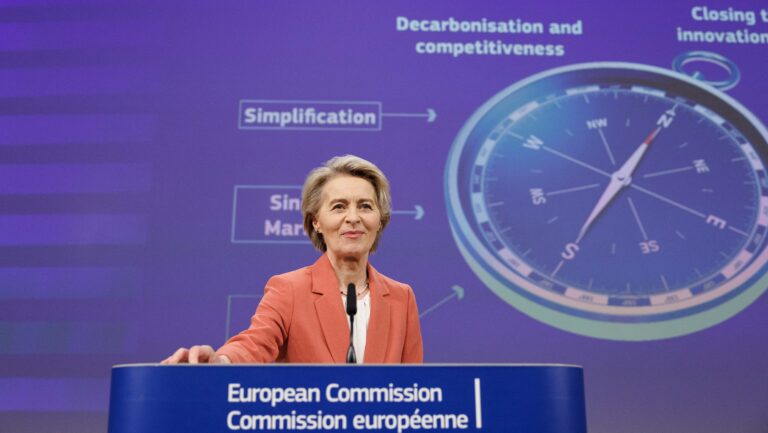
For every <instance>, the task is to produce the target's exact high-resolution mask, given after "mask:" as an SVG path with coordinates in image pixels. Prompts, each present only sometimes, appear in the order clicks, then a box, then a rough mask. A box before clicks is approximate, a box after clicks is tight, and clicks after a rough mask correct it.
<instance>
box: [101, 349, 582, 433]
mask: <svg viewBox="0 0 768 433" xmlns="http://www.w3.org/2000/svg"><path fill="white" fill-rule="evenodd" d="M209 367H212V368H209ZM257 367H258V368H257ZM242 430H245V431H248V430H268V431H294V430H314V431H374V432H376V431H382V432H383V431H397V432H403V431H412V430H425V431H426V432H429V431H467V430H474V431H482V430H485V431H515V432H521V433H522V432H535V433H586V415H585V405H584V380H583V370H582V368H581V367H579V366H576V365H561V364H423V365H422V364H416V365H414V364H409V365H391V364H387V365H373V364H372V365H352V366H346V365H344V364H339V365H332V364H266V365H265V364H251V365H249V364H229V365H218V364H214V365H212V364H194V365H190V364H174V365H165V364H125V365H118V366H115V367H114V368H113V369H112V388H111V394H110V414H109V432H110V433H123V432H125V433H128V432H131V433H143V432H156V431H184V432H186V433H204V432H205V433H207V432H222V431H242Z"/></svg>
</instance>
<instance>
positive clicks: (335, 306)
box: [311, 254, 349, 363]
mask: <svg viewBox="0 0 768 433" xmlns="http://www.w3.org/2000/svg"><path fill="white" fill-rule="evenodd" d="M311 270H312V292H313V293H317V294H319V295H320V296H318V297H317V299H316V300H315V311H316V312H317V318H318V319H319V321H320V328H321V330H322V333H323V338H324V339H325V343H326V345H327V346H328V350H329V351H330V353H331V358H333V362H336V363H342V362H344V361H345V359H346V354H347V348H348V347H349V324H347V320H346V317H347V316H346V314H345V312H344V306H343V305H342V301H341V294H340V293H339V282H338V280H337V278H336V274H335V273H334V272H333V268H332V267H331V262H330V260H329V259H328V256H327V255H326V254H323V255H322V256H321V257H320V259H318V260H317V262H315V264H314V265H312V268H311Z"/></svg>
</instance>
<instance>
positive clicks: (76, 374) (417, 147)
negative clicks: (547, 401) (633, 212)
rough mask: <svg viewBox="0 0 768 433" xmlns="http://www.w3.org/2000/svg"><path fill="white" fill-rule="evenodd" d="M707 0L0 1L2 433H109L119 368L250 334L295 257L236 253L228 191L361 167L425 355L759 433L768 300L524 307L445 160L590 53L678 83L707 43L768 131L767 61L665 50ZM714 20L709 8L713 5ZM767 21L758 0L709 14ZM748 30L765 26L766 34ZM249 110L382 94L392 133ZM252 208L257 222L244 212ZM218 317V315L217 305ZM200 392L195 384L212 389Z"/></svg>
mask: <svg viewBox="0 0 768 433" xmlns="http://www.w3.org/2000/svg"><path fill="white" fill-rule="evenodd" d="M699 4H701V2H697V1H680V2H670V1H652V2H615V1H608V0H605V1H590V2H571V1H545V2H541V1H536V2H534V1H528V2H490V1H482V2H478V1H472V2H470V1H465V2H458V1H456V2H443V1H441V2H437V1H435V2H408V1H387V2H328V1H315V2H309V1H306V2H266V1H252V0H251V1H245V0H244V1H224V2H213V1H211V2H207V4H205V3H202V2H194V3H193V4H190V3H189V2H163V3H162V5H160V6H158V5H156V4H154V3H152V4H139V3H131V4H128V5H126V4H124V3H122V2H114V4H111V2H99V3H95V4H92V5H88V4H83V3H80V2H72V1H66V2H59V1H57V2H45V1H29V2H24V1H21V0H13V1H6V2H3V5H2V6H0V366H1V367H0V431H3V432H6V431H7V432H38V431H44V430H55V431H73V432H97V431H104V430H105V428H106V416H107V415H106V409H107V403H108V400H107V399H108V392H109V381H108V380H109V379H108V378H109V373H110V370H109V369H110V366H111V365H113V364H119V363H130V362H154V361H158V360H160V359H162V358H164V357H165V356H167V355H168V354H170V353H171V352H172V351H173V350H175V349H176V348H177V347H179V346H188V345H191V344H200V343H205V344H211V345H214V346H217V345H219V344H221V343H222V342H223V341H224V337H225V334H226V333H227V329H228V328H227V325H228V321H229V324H230V328H231V329H232V330H235V329H239V328H242V327H245V326H247V320H248V316H249V314H250V313H251V312H252V310H253V307H254V306H255V303H256V301H257V299H258V298H257V297H258V296H260V294H261V291H262V288H263V284H264V283H265V282H266V280H267V279H268V277H269V276H270V275H272V274H276V273H282V272H285V271H288V270H291V269H295V268H298V267H301V266H305V265H307V264H309V263H311V262H313V261H314V260H315V258H316V257H317V253H316V252H315V251H313V250H312V248H311V247H310V246H309V245H307V244H303V243H298V244H290V243H288V244H259V243H233V242H232V217H233V215H232V212H233V192H234V188H235V185H299V184H301V183H302V182H303V179H304V176H305V175H306V174H307V172H308V171H309V170H310V169H311V168H313V167H315V166H317V165H319V164H320V163H321V162H323V161H325V160H327V159H328V158H330V157H331V156H334V155H339V154H345V153H353V154H357V155H360V156H362V157H364V158H367V159H370V160H372V161H374V162H375V163H376V164H377V165H379V167H380V168H381V169H382V170H383V171H384V172H385V173H387V175H388V177H389V178H390V180H391V182H392V195H393V199H394V208H395V210H400V211H408V210H413V209H414V207H415V206H417V205H418V206H421V207H422V208H423V209H424V211H425V214H424V217H423V218H422V219H420V220H416V219H415V218H414V215H412V214H410V213H400V214H395V215H394V216H393V220H392V223H391V225H390V227H389V228H388V229H387V231H386V233H385V235H384V239H383V242H382V244H381V246H380V250H379V252H378V253H376V254H375V255H374V256H372V262H373V263H374V264H375V266H376V267H377V268H378V269H379V270H380V271H382V272H383V273H385V274H388V275H391V276H392V277H394V278H396V279H398V280H401V281H405V282H408V283H410V284H411V285H412V286H413V287H414V289H415V291H416V295H417V299H418V302H419V306H420V309H421V310H422V311H426V310H427V309H428V308H430V307H431V306H435V305H437V304H438V303H440V302H441V301H443V300H444V299H445V298H446V297H448V296H450V295H451V294H452V293H453V291H452V289H451V287H452V286H454V285H459V286H461V287H463V288H464V289H465V290H466V294H465V297H464V298H463V299H461V300H458V299H456V298H451V299H450V300H448V301H447V302H445V303H443V304H440V305H439V307H438V308H435V309H434V310H432V311H430V312H429V314H428V315H426V316H425V317H424V318H423V319H422V332H423V334H424V341H425V357H426V361H427V362H503V363H508V362H509V363H512V362H514V363H521V362H555V363H574V364H581V365H583V366H584V367H585V374H586V389H587V409H588V414H587V416H588V422H589V426H590V431H592V432H596V433H603V432H605V433H608V432H625V433H644V432H655V433H662V432H675V431H691V432H699V433H702V432H713V433H714V432H718V433H719V432H724V431H734V432H736V431H738V432H745V433H750V432H754V433H757V432H765V431H766V429H768V411H766V404H767V403H768V367H767V366H766V362H765V359H766V357H767V356H768V345H767V344H766V341H768V297H766V296H765V295H764V296H761V297H760V298H759V299H758V300H757V301H756V302H754V303H753V304H752V305H751V306H749V307H747V308H746V309H745V310H744V311H742V312H741V313H740V314H738V315H736V316H735V317H733V318H731V319H729V320H727V321H725V322H723V323H721V324H719V325H716V326H713V327H711V328H709V329H706V330H703V331H700V332H697V333H694V334H690V335H687V336H683V337H678V338H673V339H668V340H660V341H652V342H642V343H631V342H618V341H606V340H599V339H593V338H588V337H582V336H578V335H575V334H571V333H568V332H564V331H560V330H557V329H555V328H552V327H550V326H548V325H545V324H543V323H540V322H537V321H535V320H533V319H531V318H529V317H528V316H526V315H524V314H522V313H520V312H519V311H517V310H515V309H513V308H512V307H510V306H509V305H508V304H506V303H505V302H503V301H501V300H500V299H499V298H497V297H496V296H495V295H494V294H493V293H492V292H491V291H490V290H488V289H487V288H486V287H485V286H484V284H483V283H482V282H481V281H480V280H479V279H478V278H477V277H475V275H474V274H473V273H472V272H471V270H470V269H469V267H468V266H467V264H466V262H465V261H464V259H463V258H462V257H461V255H460V253H459V251H458V250H457V248H456V245H455V243H454V241H453V238H452V236H451V233H450V228H449V225H448V220H447V216H446V212H445V203H444V199H443V197H444V184H443V170H444V166H445V161H446V157H447V154H448V150H449V147H450V145H451V143H452V142H453V139H454V138H455V136H456V134H457V132H458V131H459V129H460V128H461V127H462V125H463V124H464V123H465V122H466V120H467V119H468V118H469V116H470V115H471V114H472V113H473V112H474V111H475V110H476V109H477V108H478V107H479V106H481V105H482V104H483V103H484V102H485V101H486V100H488V99H489V98H490V97H491V96H493V95H494V94H496V93H497V92H499V91H500V90H502V89H504V88H506V87H507V86H509V85H511V84H513V83H514V82H516V81H518V80H520V79H522V78H525V77H527V76H529V75H532V74H534V73H537V72H540V71H543V70H546V69H550V68H553V67H557V66H562V65H566V64H573V63H580V62H588V61H603V60H605V61H608V60H610V61H628V62H636V63H644V64H649V65H654V66H659V67H663V68H669V65H670V64H671V62H672V59H673V58H674V57H675V56H677V55H678V54H680V53H681V52H684V51H690V50H695V49H707V50H712V51H716V52H718V53H720V54H723V55H725V56H727V57H728V58H730V59H731V60H733V61H734V62H735V63H736V64H738V65H739V66H740V68H741V70H742V74H743V76H742V81H741V83H740V84H739V85H738V86H737V87H736V88H734V89H732V90H730V91H729V92H728V94H729V95H731V96H732V97H734V98H735V99H737V100H738V101H740V102H741V103H742V104H744V105H745V106H746V107H748V108H749V109H750V110H751V111H752V112H753V113H755V115H756V116H757V117H758V118H760V119H762V120H763V121H765V119H768V103H766V102H765V95H766V94H768V80H765V78H764V77H765V76H766V74H767V73H768V63H766V61H765V59H766V58H767V56H768V48H766V46H764V45H725V44H694V43H678V42H676V36H675V29H676V27H677V26H681V27H684V28H686V29H704V30H731V29H737V28H744V27H747V26H745V25H739V24H735V23H730V24H729V23H706V24H705V23H697V22H694V21H693V20H692V19H691V18H690V9H691V7H692V6H696V5H699ZM707 5H708V6H710V7H718V6H717V4H716V3H715V2H708V3H707ZM727 6H734V7H735V8H741V9H751V10H759V8H760V7H765V4H764V3H763V2H760V1H752V2H732V3H722V4H721V5H720V6H719V7H723V8H724V7H727ZM397 16H407V17H409V18H433V19H443V18H448V17H454V18H456V19H478V18H481V17H487V18H489V19H509V18H515V17H520V18H523V19H525V20H528V21H541V22H545V23H546V22H554V21H559V22H574V21H576V20H579V19H581V20H582V21H583V25H584V34H583V35H581V36H569V37H557V36H551V35H498V36H497V35H472V34H449V33H446V34H430V33H411V32H397V31H396V28H395V18H396V17H397ZM749 29H750V30H751V31H768V24H760V23H758V24H757V25H756V26H754V27H749ZM486 38H487V39H492V40H494V39H501V40H503V41H504V42H507V43H509V42H531V43H537V42H541V43H560V44H563V45H564V46H565V49H566V53H565V56H563V57H507V56H463V57H460V58H453V57H451V56H438V55H433V56H426V55H419V54H417V53H416V52H415V51H414V48H413V47H414V44H415V43H416V42H417V41H419V40H427V41H429V40H435V41H443V40H445V41H473V40H476V39H486ZM241 99H267V100H323V101H381V102H382V107H383V111H384V112H385V113H425V112H426V109H427V108H433V109H434V110H436V112H437V114H438V117H437V120H436V121H435V122H433V123H428V122H426V119H424V118H422V117H387V118H385V119H383V121H382V130H381V131H378V132H369V131H335V132H332V131H263V130H239V129H238V127H237V125H238V104H239V101H240V100H241ZM246 210H247V209H246ZM228 311H229V312H230V315H229V316H228ZM201 391H202V390H201Z"/></svg>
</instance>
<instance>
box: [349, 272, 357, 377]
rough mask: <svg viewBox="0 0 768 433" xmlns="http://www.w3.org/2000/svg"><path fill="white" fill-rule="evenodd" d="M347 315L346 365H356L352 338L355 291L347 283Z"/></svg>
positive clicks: (355, 303)
mask: <svg viewBox="0 0 768 433" xmlns="http://www.w3.org/2000/svg"><path fill="white" fill-rule="evenodd" d="M347 314H348V315H349V349H347V364H357V356H356V355H355V346H354V345H353V344H352V342H353V340H352V337H353V335H354V334H355V314H357V289H355V285H354V284H352V283H349V285H348V286H347Z"/></svg>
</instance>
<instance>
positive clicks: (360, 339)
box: [341, 292, 371, 364]
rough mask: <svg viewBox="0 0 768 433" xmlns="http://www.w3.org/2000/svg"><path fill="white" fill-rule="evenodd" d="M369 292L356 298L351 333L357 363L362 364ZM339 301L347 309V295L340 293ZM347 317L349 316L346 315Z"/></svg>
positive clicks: (369, 302)
mask: <svg viewBox="0 0 768 433" xmlns="http://www.w3.org/2000/svg"><path fill="white" fill-rule="evenodd" d="M370 295H371V294H370V292H369V293H367V294H366V295H365V296H363V297H362V298H357V314H355V330H354V334H353V335H352V345H353V346H355V356H356V357H357V363H358V364H362V363H363V358H364V357H365V337H366V334H367V333H368V321H369V319H370V318H371V296H370ZM341 301H342V302H343V303H344V311H347V295H345V294H343V293H342V294H341ZM347 319H349V316H347Z"/></svg>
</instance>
